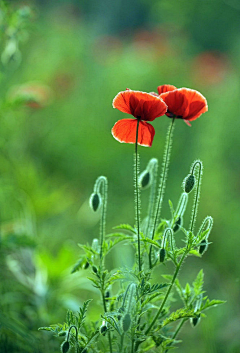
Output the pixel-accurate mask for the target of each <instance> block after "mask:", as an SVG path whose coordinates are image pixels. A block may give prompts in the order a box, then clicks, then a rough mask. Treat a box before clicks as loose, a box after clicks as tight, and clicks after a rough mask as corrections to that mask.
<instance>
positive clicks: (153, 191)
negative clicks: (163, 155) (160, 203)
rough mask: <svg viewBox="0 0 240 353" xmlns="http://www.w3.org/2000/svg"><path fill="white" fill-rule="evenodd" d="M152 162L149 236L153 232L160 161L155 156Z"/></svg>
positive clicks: (147, 231) (148, 222)
mask: <svg viewBox="0 0 240 353" xmlns="http://www.w3.org/2000/svg"><path fill="white" fill-rule="evenodd" d="M151 162H152V170H151V178H152V179H153V181H152V184H151V190H150V196H149V205H148V220H147V227H146V235H147V237H148V236H150V234H151V231H152V229H151V227H150V226H151V225H152V224H153V213H154V206H155V203H154V200H155V196H156V184H157V169H158V161H157V159H155V158H152V159H151Z"/></svg>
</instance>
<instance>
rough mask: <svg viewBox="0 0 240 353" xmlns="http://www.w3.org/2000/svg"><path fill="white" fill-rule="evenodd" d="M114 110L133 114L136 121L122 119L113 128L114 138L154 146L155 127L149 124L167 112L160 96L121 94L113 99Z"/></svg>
mask: <svg viewBox="0 0 240 353" xmlns="http://www.w3.org/2000/svg"><path fill="white" fill-rule="evenodd" d="M113 108H117V109H118V110H120V111H121V112H123V113H127V114H131V115H133V116H134V118H135V119H122V120H119V121H117V122H116V124H115V125H114V127H113V128H112V134H113V137H114V138H115V139H116V140H118V141H119V142H125V143H136V142H137V143H138V144H139V145H141V146H148V147H151V146H152V142H153V138H154V135H155V130H154V127H153V126H152V125H151V124H149V123H148V121H153V120H154V119H156V118H157V117H159V116H162V115H164V114H165V113H166V112H167V105H166V104H165V103H164V102H163V100H162V99H161V98H160V97H159V96H154V95H152V94H150V93H146V92H141V91H132V90H130V89H127V90H126V91H122V92H119V93H118V94H117V95H116V97H115V98H114V99H113Z"/></svg>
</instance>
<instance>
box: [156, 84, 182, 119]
mask: <svg viewBox="0 0 240 353" xmlns="http://www.w3.org/2000/svg"><path fill="white" fill-rule="evenodd" d="M160 97H161V98H162V99H163V100H164V102H165V103H166V104H167V106H168V112H170V113H172V114H174V115H177V116H184V118H185V112H186V110H187V109H188V100H187V98H186V97H185V95H184V93H182V92H180V90H179V89H176V90H174V91H171V92H166V93H162V94H161V96H160Z"/></svg>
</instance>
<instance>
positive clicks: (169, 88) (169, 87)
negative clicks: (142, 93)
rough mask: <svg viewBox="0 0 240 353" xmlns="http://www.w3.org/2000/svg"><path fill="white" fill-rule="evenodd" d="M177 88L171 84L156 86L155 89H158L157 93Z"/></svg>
mask: <svg viewBox="0 0 240 353" xmlns="http://www.w3.org/2000/svg"><path fill="white" fill-rule="evenodd" d="M175 89H177V87H175V86H173V85H162V86H158V88H157V90H158V94H162V93H165V92H170V91H173V90H175Z"/></svg>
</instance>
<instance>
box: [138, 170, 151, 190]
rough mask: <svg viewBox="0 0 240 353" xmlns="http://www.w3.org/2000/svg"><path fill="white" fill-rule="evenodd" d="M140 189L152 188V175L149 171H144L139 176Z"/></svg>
mask: <svg viewBox="0 0 240 353" xmlns="http://www.w3.org/2000/svg"><path fill="white" fill-rule="evenodd" d="M138 182H139V187H140V188H141V189H146V188H148V187H149V186H150V184H151V175H150V173H149V171H147V170H144V171H143V172H142V173H141V174H140V175H139V181H138Z"/></svg>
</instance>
